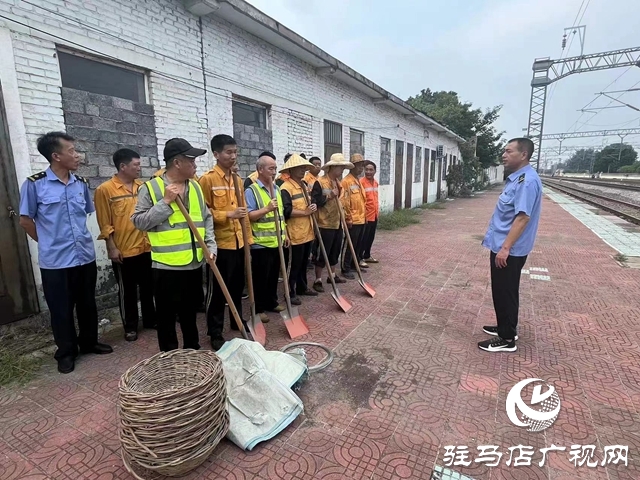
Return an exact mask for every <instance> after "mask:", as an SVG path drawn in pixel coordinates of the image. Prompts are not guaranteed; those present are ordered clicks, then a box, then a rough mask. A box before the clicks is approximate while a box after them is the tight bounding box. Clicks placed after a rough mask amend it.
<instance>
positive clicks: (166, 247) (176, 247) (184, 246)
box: [151, 243, 192, 253]
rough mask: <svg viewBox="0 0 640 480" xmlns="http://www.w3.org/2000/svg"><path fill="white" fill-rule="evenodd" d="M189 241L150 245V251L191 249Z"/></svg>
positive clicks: (170, 251)
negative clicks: (176, 243)
mask: <svg viewBox="0 0 640 480" xmlns="http://www.w3.org/2000/svg"><path fill="white" fill-rule="evenodd" d="M191 248H192V244H191V243H182V244H178V245H155V246H154V245H151V251H152V252H154V253H174V252H182V251H184V250H191Z"/></svg>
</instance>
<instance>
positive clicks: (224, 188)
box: [211, 185, 231, 190]
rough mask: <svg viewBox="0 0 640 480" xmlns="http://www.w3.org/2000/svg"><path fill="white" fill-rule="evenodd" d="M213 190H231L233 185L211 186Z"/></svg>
mask: <svg viewBox="0 0 640 480" xmlns="http://www.w3.org/2000/svg"><path fill="white" fill-rule="evenodd" d="M211 190H231V187H230V186H228V185H223V186H221V187H211Z"/></svg>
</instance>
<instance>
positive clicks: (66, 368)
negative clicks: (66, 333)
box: [58, 357, 76, 373]
mask: <svg viewBox="0 0 640 480" xmlns="http://www.w3.org/2000/svg"><path fill="white" fill-rule="evenodd" d="M75 366H76V365H75V361H74V360H73V358H69V357H67V358H61V359H60V360H58V371H59V372H60V373H71V372H73V369H74V368H75Z"/></svg>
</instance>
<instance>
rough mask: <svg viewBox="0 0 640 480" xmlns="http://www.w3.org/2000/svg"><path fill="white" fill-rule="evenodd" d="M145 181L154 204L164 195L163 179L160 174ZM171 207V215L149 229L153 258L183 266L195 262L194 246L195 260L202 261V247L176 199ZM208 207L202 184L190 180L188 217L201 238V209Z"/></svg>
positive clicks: (202, 230)
mask: <svg viewBox="0 0 640 480" xmlns="http://www.w3.org/2000/svg"><path fill="white" fill-rule="evenodd" d="M146 184H147V188H148V189H149V194H150V196H151V201H152V202H153V204H154V205H155V204H156V203H158V202H161V201H162V198H163V197H164V188H165V185H164V180H163V179H162V178H161V177H155V178H152V179H151V180H149V181H147V182H146ZM171 208H172V209H173V213H172V214H171V216H170V217H169V218H168V219H167V220H166V221H165V222H163V223H161V224H160V225H158V226H157V227H154V228H153V229H151V230H149V231H148V232H147V236H148V238H149V243H151V259H152V260H153V261H154V262H158V263H162V264H164V265H169V266H171V267H182V266H185V265H189V264H190V263H191V262H193V261H194V258H193V252H194V249H195V252H196V259H197V261H198V262H201V261H202V259H203V257H204V255H203V253H202V248H200V245H198V243H197V241H196V239H195V238H194V236H193V234H192V233H191V230H190V229H189V224H188V223H187V219H186V218H185V217H184V215H183V214H182V212H181V211H180V208H178V204H177V203H176V202H171ZM206 208H207V206H206V204H205V203H204V195H203V194H202V189H201V188H200V185H199V184H198V182H196V181H194V180H189V208H188V210H189V216H190V217H191V219H192V220H193V223H194V224H195V225H196V227H197V229H198V232H199V233H200V236H202V238H204V237H205V228H204V218H203V214H202V212H204V211H205V209H206Z"/></svg>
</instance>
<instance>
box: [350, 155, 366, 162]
mask: <svg viewBox="0 0 640 480" xmlns="http://www.w3.org/2000/svg"><path fill="white" fill-rule="evenodd" d="M360 162H364V157H363V156H362V155H360V154H359V153H354V154H353V155H351V163H360Z"/></svg>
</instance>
